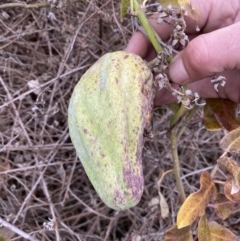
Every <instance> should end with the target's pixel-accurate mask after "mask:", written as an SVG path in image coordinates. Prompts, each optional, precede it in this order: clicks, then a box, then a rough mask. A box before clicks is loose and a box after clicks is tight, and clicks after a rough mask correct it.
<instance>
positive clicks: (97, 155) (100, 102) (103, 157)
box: [68, 51, 154, 210]
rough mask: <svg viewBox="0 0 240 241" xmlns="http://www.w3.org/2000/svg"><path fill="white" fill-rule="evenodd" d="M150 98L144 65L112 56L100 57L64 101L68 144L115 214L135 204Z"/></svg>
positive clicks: (136, 59)
mask: <svg viewBox="0 0 240 241" xmlns="http://www.w3.org/2000/svg"><path fill="white" fill-rule="evenodd" d="M153 97H154V93H153V76H152V73H151V71H150V70H149V68H148V67H147V66H146V64H145V62H144V61H143V60H142V59H141V58H140V57H139V56H137V55H135V54H131V53H127V52H124V51H118V52H114V53H108V54H105V55H104V56H102V57H101V58H100V59H99V60H98V61H97V62H96V63H95V64H94V65H93V66H92V67H91V68H90V69H89V70H88V71H87V72H86V73H85V74H84V75H83V76H82V78H81V80H80V81H79V82H78V84H77V85H76V87H75V89H74V91H73V94H72V97H71V99H70V104H69V109H68V124H69V131H70V136H71V139H72V143H73V145H74V147H75V149H76V151H77V155H78V157H79V158H80V161H81V162H82V164H83V167H84V169H85V171H86V173H87V175H88V177H89V179H90V181H91V183H92V184H93V186H94V188H95V190H96V191H97V193H98V195H99V196H100V198H101V199H102V201H103V202H104V203H105V204H106V205H107V206H109V207H111V208H113V209H115V210H124V209H127V208H130V207H132V206H135V205H136V204H137V203H138V202H139V200H140V199H141V196H142V192H143V182H144V181H143V173H142V149H143V131H144V128H145V126H146V124H147V123H148V122H149V120H150V117H151V110H152V105H153Z"/></svg>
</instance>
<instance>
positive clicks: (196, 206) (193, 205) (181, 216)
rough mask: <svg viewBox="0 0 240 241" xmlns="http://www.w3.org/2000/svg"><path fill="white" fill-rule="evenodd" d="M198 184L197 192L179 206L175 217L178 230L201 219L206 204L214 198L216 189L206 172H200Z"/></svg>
mask: <svg viewBox="0 0 240 241" xmlns="http://www.w3.org/2000/svg"><path fill="white" fill-rule="evenodd" d="M200 184H201V187H200V189H199V191H198V192H195V193H192V194H191V195H190V196H188V198H187V199H186V201H185V202H184V203H183V205H182V206H181V208H180V210H179V212H178V215H177V226H178V228H183V227H186V226H188V225H190V224H192V223H193V222H194V221H195V220H196V219H197V218H198V217H202V216H203V215H204V213H205V209H206V207H207V205H208V203H209V202H210V201H211V200H212V199H213V198H214V197H215V195H216V187H215V184H214V182H213V181H212V178H211V176H210V174H209V173H208V172H206V171H205V172H202V174H201V178H200Z"/></svg>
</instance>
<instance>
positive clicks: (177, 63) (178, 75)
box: [169, 57, 189, 84]
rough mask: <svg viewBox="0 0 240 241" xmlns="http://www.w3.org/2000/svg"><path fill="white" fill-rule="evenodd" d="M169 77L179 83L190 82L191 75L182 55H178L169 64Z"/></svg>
mask: <svg viewBox="0 0 240 241" xmlns="http://www.w3.org/2000/svg"><path fill="white" fill-rule="evenodd" d="M169 77H170V79H171V80H172V81H173V82H174V83H177V84H186V83H188V81H189V76H188V73H187V71H186V69H185V66H184V64H183V60H182V58H181V57H177V58H176V59H174V60H173V62H172V63H171V65H170V66H169Z"/></svg>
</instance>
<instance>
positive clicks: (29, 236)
mask: <svg viewBox="0 0 240 241" xmlns="http://www.w3.org/2000/svg"><path fill="white" fill-rule="evenodd" d="M1 225H2V226H4V227H5V228H8V229H10V230H11V231H13V232H14V233H16V234H18V235H20V236H21V237H23V238H24V239H27V240H30V241H40V240H39V239H36V238H33V237H32V236H31V235H30V234H28V233H25V232H24V231H22V230H20V229H18V228H17V227H15V226H14V225H12V224H10V223H8V222H6V221H5V220H3V219H2V218H0V226H1Z"/></svg>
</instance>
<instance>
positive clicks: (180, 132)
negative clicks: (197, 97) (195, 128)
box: [177, 106, 198, 139]
mask: <svg viewBox="0 0 240 241" xmlns="http://www.w3.org/2000/svg"><path fill="white" fill-rule="evenodd" d="M197 109H198V106H194V107H193V108H192V109H191V110H190V111H189V113H187V116H186V117H185V119H184V123H183V124H182V126H181V127H180V129H179V131H178V132H177V139H179V138H180V136H181V135H182V133H183V132H184V130H185V128H186V126H187V124H188V123H189V121H190V120H191V119H192V117H193V116H194V115H195V113H196V111H197Z"/></svg>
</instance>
